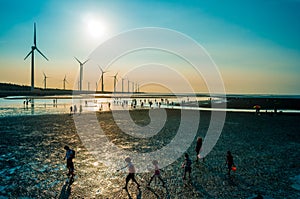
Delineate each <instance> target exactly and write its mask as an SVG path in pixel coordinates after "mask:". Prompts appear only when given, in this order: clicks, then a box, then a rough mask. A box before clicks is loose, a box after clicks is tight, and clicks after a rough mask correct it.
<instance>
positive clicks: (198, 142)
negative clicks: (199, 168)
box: [195, 137, 204, 162]
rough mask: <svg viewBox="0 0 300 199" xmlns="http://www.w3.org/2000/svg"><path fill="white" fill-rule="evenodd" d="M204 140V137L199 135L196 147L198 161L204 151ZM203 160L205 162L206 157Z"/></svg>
mask: <svg viewBox="0 0 300 199" xmlns="http://www.w3.org/2000/svg"><path fill="white" fill-rule="evenodd" d="M202 142H203V139H202V137H198V139H197V144H196V148H195V151H196V156H197V157H196V162H198V160H199V158H200V151H202ZM203 162H204V157H203Z"/></svg>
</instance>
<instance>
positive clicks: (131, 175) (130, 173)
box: [117, 157, 140, 191]
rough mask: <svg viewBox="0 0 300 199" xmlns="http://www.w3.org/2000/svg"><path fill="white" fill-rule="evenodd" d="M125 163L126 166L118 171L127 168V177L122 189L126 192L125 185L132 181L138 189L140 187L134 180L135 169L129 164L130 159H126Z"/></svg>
mask: <svg viewBox="0 0 300 199" xmlns="http://www.w3.org/2000/svg"><path fill="white" fill-rule="evenodd" d="M125 162H126V163H127V165H126V166H125V167H123V168H121V169H119V170H122V169H125V168H126V167H128V175H127V177H126V184H125V187H123V189H125V190H126V191H128V189H127V185H128V182H129V180H132V181H133V182H135V184H136V185H137V187H138V188H139V187H140V185H139V183H138V182H137V181H136V179H135V167H134V165H133V163H132V162H131V158H130V157H127V158H126V159H125ZM119 170H117V171H119Z"/></svg>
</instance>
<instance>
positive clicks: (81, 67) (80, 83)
mask: <svg viewBox="0 0 300 199" xmlns="http://www.w3.org/2000/svg"><path fill="white" fill-rule="evenodd" d="M74 58H75V59H76V60H77V62H78V63H79V65H80V73H79V90H80V91H82V79H83V65H84V64H85V63H86V62H88V61H89V60H88V59H87V60H86V61H85V62H81V61H79V59H77V58H76V57H74Z"/></svg>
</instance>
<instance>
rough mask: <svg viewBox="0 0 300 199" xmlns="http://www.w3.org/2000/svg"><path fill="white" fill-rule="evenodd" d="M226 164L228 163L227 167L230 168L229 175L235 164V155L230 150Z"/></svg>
mask: <svg viewBox="0 0 300 199" xmlns="http://www.w3.org/2000/svg"><path fill="white" fill-rule="evenodd" d="M226 164H227V168H228V175H230V171H231V168H232V166H234V163H233V157H232V155H231V152H230V151H227V155H226V163H225V166H226Z"/></svg>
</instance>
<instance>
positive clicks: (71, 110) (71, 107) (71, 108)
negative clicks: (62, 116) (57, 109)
mask: <svg viewBox="0 0 300 199" xmlns="http://www.w3.org/2000/svg"><path fill="white" fill-rule="evenodd" d="M72 113H73V106H70V115H72Z"/></svg>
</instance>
